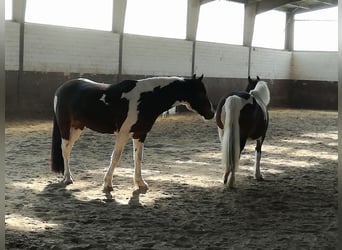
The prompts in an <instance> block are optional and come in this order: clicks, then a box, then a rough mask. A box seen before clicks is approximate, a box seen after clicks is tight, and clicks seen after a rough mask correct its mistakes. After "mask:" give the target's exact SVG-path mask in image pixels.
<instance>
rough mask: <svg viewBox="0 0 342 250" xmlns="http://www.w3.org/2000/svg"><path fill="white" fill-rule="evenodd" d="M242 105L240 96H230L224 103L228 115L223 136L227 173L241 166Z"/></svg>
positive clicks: (224, 163) (224, 161) (223, 154)
mask: <svg viewBox="0 0 342 250" xmlns="http://www.w3.org/2000/svg"><path fill="white" fill-rule="evenodd" d="M242 106H243V104H242V102H241V100H240V97H238V96H230V97H228V98H227V100H226V102H225V104H224V107H225V113H226V117H225V123H224V132H223V138H222V164H223V166H225V167H226V173H229V172H232V171H233V172H235V171H237V169H238V167H239V158H240V126H239V117H240V110H241V109H242Z"/></svg>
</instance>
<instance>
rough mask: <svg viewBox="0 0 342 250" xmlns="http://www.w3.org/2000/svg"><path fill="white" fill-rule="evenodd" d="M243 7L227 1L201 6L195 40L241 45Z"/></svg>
mask: <svg viewBox="0 0 342 250" xmlns="http://www.w3.org/2000/svg"><path fill="white" fill-rule="evenodd" d="M244 11H245V9H244V5H243V4H240V3H234V2H229V1H214V2H209V3H207V4H204V5H202V6H201V9H200V16H199V21H198V29H197V38H196V39H197V40H201V41H208V42H218V43H229V44H238V45H241V44H242V40H243V22H244Z"/></svg>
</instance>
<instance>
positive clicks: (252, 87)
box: [246, 76, 260, 93]
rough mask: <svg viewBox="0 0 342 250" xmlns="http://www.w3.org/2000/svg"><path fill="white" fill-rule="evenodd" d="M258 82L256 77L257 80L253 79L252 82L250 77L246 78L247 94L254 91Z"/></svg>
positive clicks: (258, 79)
mask: <svg viewBox="0 0 342 250" xmlns="http://www.w3.org/2000/svg"><path fill="white" fill-rule="evenodd" d="M259 81H260V78H259V76H257V79H255V80H253V79H252V78H251V77H250V76H248V85H247V88H246V92H248V93H249V91H251V90H252V89H254V88H255V86H256V85H257V83H258V82H259Z"/></svg>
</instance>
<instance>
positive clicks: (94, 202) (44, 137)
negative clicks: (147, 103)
mask: <svg viewBox="0 0 342 250" xmlns="http://www.w3.org/2000/svg"><path fill="white" fill-rule="evenodd" d="M51 127H52V122H51V121H9V122H7V124H6V189H5V198H6V204H5V207H6V208H5V209H6V210H5V222H6V249H54V250H56V249H63V250H64V249H196V250H197V249H254V250H255V249H335V246H336V244H337V203H338V202H337V112H324V111H308V110H285V109H280V110H278V109H276V110H271V111H270V126H269V131H268V133H267V136H266V140H265V143H264V146H263V154H262V158H261V171H262V174H263V175H264V177H265V181H262V182H258V181H255V180H254V179H253V178H252V175H253V164H254V147H255V144H254V142H250V143H249V144H248V145H247V147H246V149H245V151H244V152H243V154H242V157H241V166H240V170H239V172H238V173H237V177H236V178H237V179H236V184H237V189H236V190H225V189H224V187H223V184H222V175H223V167H222V166H221V160H220V157H221V153H220V143H219V139H218V135H217V129H216V125H215V122H214V120H211V121H209V122H205V121H203V120H202V119H201V117H199V116H198V115H196V114H180V115H175V116H169V117H167V118H159V119H158V121H157V122H156V124H155V125H154V127H153V129H152V131H151V132H150V133H149V135H148V137H147V139H146V143H145V151H144V165H143V175H144V177H145V180H146V181H147V182H148V184H149V186H150V190H149V191H148V192H147V193H146V194H139V192H137V191H136V188H135V187H134V186H133V184H132V183H133V181H132V174H133V170H132V165H133V160H132V143H131V142H129V143H128V144H127V146H126V148H125V151H124V153H123V156H122V161H121V163H120V166H119V167H118V168H117V169H116V171H115V174H114V192H112V195H113V196H112V198H111V197H109V196H105V195H104V194H103V193H102V179H103V176H104V174H105V171H106V167H107V166H108V164H109V159H110V155H111V151H112V149H113V145H114V141H115V137H114V136H111V135H104V134H99V133H95V132H92V131H90V130H85V131H84V133H83V134H82V136H81V138H80V140H79V141H78V142H77V143H76V145H75V147H74V149H73V151H72V156H71V170H72V172H73V174H74V178H75V180H76V181H75V183H74V184H72V185H69V186H67V187H65V186H64V185H62V184H60V183H59V182H60V180H61V176H59V175H56V174H55V173H52V172H51V171H50V169H49V158H50V147H51Z"/></svg>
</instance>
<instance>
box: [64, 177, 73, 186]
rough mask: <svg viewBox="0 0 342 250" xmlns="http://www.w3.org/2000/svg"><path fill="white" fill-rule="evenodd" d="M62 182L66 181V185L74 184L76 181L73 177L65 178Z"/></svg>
mask: <svg viewBox="0 0 342 250" xmlns="http://www.w3.org/2000/svg"><path fill="white" fill-rule="evenodd" d="M62 183H64V185H70V184H73V183H74V181H73V179H72V178H64V179H63V181H62Z"/></svg>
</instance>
